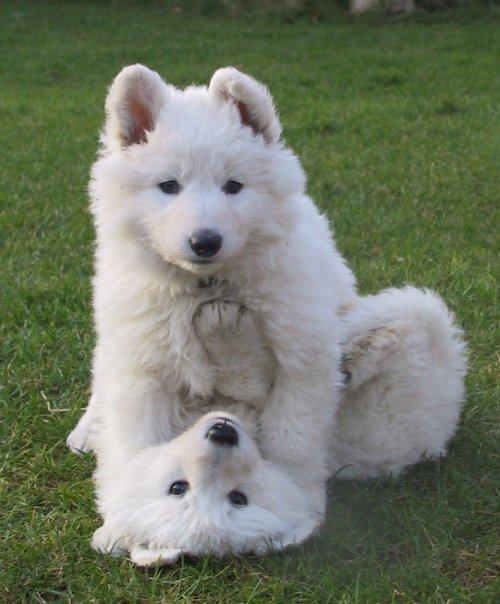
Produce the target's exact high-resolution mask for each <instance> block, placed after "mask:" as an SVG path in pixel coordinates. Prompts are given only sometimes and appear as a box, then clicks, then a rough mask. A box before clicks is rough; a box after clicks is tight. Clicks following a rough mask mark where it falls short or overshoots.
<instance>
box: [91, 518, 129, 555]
mask: <svg viewBox="0 0 500 604" xmlns="http://www.w3.org/2000/svg"><path fill="white" fill-rule="evenodd" d="M90 545H91V547H92V549H93V550H95V551H96V552H99V553H100V554H109V555H110V556H125V555H126V554H127V553H128V550H127V548H126V547H125V546H124V544H123V537H117V534H116V532H115V531H112V530H110V529H109V528H108V527H107V526H106V525H105V524H103V525H102V526H101V527H99V528H98V529H97V530H96V531H95V532H94V535H93V537H92V542H91V544H90Z"/></svg>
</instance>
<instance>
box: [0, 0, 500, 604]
mask: <svg viewBox="0 0 500 604" xmlns="http://www.w3.org/2000/svg"><path fill="white" fill-rule="evenodd" d="M109 4H110V5H109V6H108V5H107V3H104V2H101V3H98V2H94V3H88V4H86V3H83V2H74V3H64V2H50V3H44V2H33V3H26V2H21V1H19V2H10V1H5V0H4V1H3V2H2V4H1V7H0V11H1V12H0V53H1V57H2V58H1V61H0V138H1V140H0V183H1V186H0V195H1V217H0V219H1V226H0V232H1V265H0V267H1V271H2V276H1V295H2V305H1V309H2V310H1V316H2V330H3V331H2V336H1V344H2V361H3V370H2V390H1V396H2V401H1V407H0V414H1V416H0V419H1V434H0V446H1V453H0V455H1V457H0V459H1V462H0V464H1V473H0V476H1V483H0V601H2V602H3V601H5V602H22V601H29V602H49V601H63V602H75V603H79V602H130V603H132V602H171V601H178V600H182V601H186V602H191V601H192V602H217V603H219V602H227V603H233V602H318V603H323V602H360V603H364V602H381V603H385V602H393V601H394V602H443V603H444V602H463V601H466V600H468V601H473V602H475V603H478V602H479V603H481V602H493V601H495V600H496V601H498V600H497V598H498V595H499V591H498V590H499V584H498V581H497V579H496V576H497V575H496V571H498V568H497V569H495V561H498V551H496V550H495V545H496V543H495V542H496V540H497V539H498V536H497V535H496V534H495V529H496V527H498V523H496V522H495V511H496V503H497V502H498V500H496V499H495V488H496V486H498V481H497V482H496V484H495V478H498V472H499V469H498V468H499V466H498V457H497V456H496V453H497V452H498V435H497V434H496V430H497V426H498V423H499V415H498V407H497V404H498V403H497V401H498V390H497V391H496V392H495V385H496V383H497V381H496V378H497V377H498V375H497V374H496V371H497V369H496V365H495V345H496V344H497V343H498V338H497V339H496V337H495V302H496V300H495V293H496V287H495V268H496V267H495V264H496V261H497V252H498V245H496V244H498V240H497V239H496V235H497V232H498V228H499V216H498V212H497V211H496V210H497V209H498V202H499V199H498V185H499V180H498V160H499V151H500V128H499V123H500V122H499V114H498V107H499V103H500V93H499V91H500V86H499V83H500V82H499V77H498V76H499V61H498V59H499V56H500V55H499V51H500V35H499V24H500V20H499V18H498V17H499V13H498V11H495V10H494V9H484V11H483V12H481V11H477V12H475V13H458V14H457V15H456V16H455V17H454V18H449V17H445V16H443V15H439V14H435V15H423V16H419V17H417V18H414V19H409V20H402V21H397V22H394V23H387V22H386V23H383V22H381V21H373V20H372V21H371V22H370V21H366V20H365V21H361V22H357V23H353V22H351V21H349V20H348V19H346V18H342V17H339V18H338V19H337V20H335V21H332V22H329V23H319V24H311V23H308V22H306V21H304V22H296V23H293V24H287V23H284V22H279V21H271V20H267V21H258V20H255V19H253V18H251V17H245V18H243V19H241V20H234V19H233V20H231V19H229V18H215V17H196V16H190V15H186V14H176V13H172V12H171V11H169V10H167V9H166V8H165V5H166V3H161V4H158V5H154V4H150V3H148V4H144V5H139V6H136V7H135V8H134V7H133V6H128V7H127V5H126V4H123V3H115V4H114V5H112V3H109ZM137 61H140V62H143V63H145V64H147V65H149V66H150V67H152V68H154V69H156V70H158V71H159V72H160V73H161V74H162V75H163V76H164V77H165V78H167V79H168V80H169V81H170V82H172V83H174V84H177V85H182V86H183V85H186V84H189V83H191V82H199V83H203V82H208V80H209V78H210V76H211V74H212V73H213V71H214V70H215V69H216V68H218V67H220V66H223V65H227V64H233V65H236V66H239V67H240V68H241V69H243V70H246V71H248V72H249V73H251V74H253V75H255V76H256V77H258V78H259V79H261V80H263V81H265V82H266V83H267V84H268V85H269V86H270V88H271V90H272V92H273V94H274V95H275V99H276V102H277V106H278V108H279V110H280V113H281V118H282V122H283V124H284V131H285V136H286V139H287V141H288V143H289V144H290V145H291V146H292V147H293V148H294V149H295V151H296V152H297V153H298V155H299V156H300V157H301V158H302V160H303V163H304V166H305V168H306V170H307V173H308V176H309V185H308V187H309V191H310V193H311V195H312V196H313V197H314V198H315V199H316V200H317V202H318V204H319V205H320V206H321V208H322V209H323V210H324V211H325V212H326V213H327V214H328V216H329V218H330V219H331V221H332V224H333V225H334V228H335V233H336V238H337V241H338V245H339V247H340V249H341V250H342V252H343V253H344V255H345V256H346V257H347V258H348V260H349V262H350V264H351V266H352V267H353V268H354V270H355V272H356V274H357V276H358V279H359V286H360V291H362V292H375V291H377V290H379V289H381V288H383V287H387V286H389V285H397V286H399V285H403V284H405V283H413V284H416V285H418V286H427V287H431V288H435V289H437V290H438V291H439V292H440V293H441V294H442V296H443V297H444V299H445V300H446V301H447V303H448V304H449V305H450V306H451V308H452V309H453V310H454V312H455V313H456V315H457V318H458V321H459V322H460V324H461V325H462V326H463V327H464V329H465V331H466V334H467V339H468V342H469V345H470V371H469V375H468V380H467V384H468V396H467V405H466V409H465V412H464V415H463V421H462V425H461V428H460V431H459V433H458V435H457V437H456V438H455V439H454V440H453V442H452V443H451V446H450V451H449V456H448V457H447V458H446V459H444V460H442V461H440V462H438V463H426V464H424V465H422V466H420V467H418V468H416V469H415V470H413V471H412V472H410V473H409V474H408V475H407V476H406V477H405V478H403V479H401V480H398V481H397V482H392V483H391V482H370V483H365V484H360V483H342V482H335V481H332V482H331V484H330V489H329V491H330V498H329V512H328V518H327V521H326V526H325V527H324V528H323V530H322V531H321V533H320V535H319V536H318V537H317V538H316V539H314V540H313V541H312V542H311V543H309V544H307V545H306V546H304V547H301V548H299V549H297V550H296V551H290V552H287V553H285V554H280V555H278V554H276V555H273V556H271V557H268V558H264V559H261V560H257V559H254V558H251V557H248V558H239V559H232V560H224V561H216V560H213V559H209V558H207V559H203V560H201V561H199V562H197V563H193V562H188V561H186V562H185V563H184V564H180V565H178V566H176V567H174V568H171V569H166V570H160V571H156V572H153V571H151V572H144V571H141V570H138V569H136V568H134V567H132V565H131V564H130V562H129V561H127V560H121V559H119V560H114V559H111V558H106V557H101V556H98V555H97V554H95V553H94V552H92V550H91V549H90V547H89V540H90V537H91V535H92V531H93V530H94V529H95V528H97V527H98V525H99V519H98V517H97V514H96V511H95V506H94V503H93V495H92V482H91V475H92V470H93V468H94V462H93V459H92V458H91V457H90V456H86V457H84V458H81V459H78V458H76V457H74V456H73V455H71V454H70V453H69V452H68V451H67V450H66V448H65V445H64V439H65V436H66V434H67V433H68V431H69V430H70V428H71V427H72V426H73V424H74V423H75V422H76V420H77V419H78V417H79V415H80V413H81V410H82V408H83V406H84V405H85V403H86V400H87V397H88V392H89V366H90V359H91V350H92V343H93V332H92V320H91V289H90V279H91V274H92V237H93V234H92V226H91V221H90V218H89V215H88V213H87V196H86V185H87V177H88V169H89V166H90V164H91V162H92V161H93V158H94V154H95V150H96V146H97V133H98V129H99V127H100V126H101V123H102V119H103V102H104V96H105V93H106V87H107V86H108V84H109V83H110V81H111V80H112V78H113V76H114V75H115V74H116V73H117V72H118V71H119V70H120V68H121V67H122V66H123V65H125V64H127V63H133V62H137ZM304 404H307V401H304ZM497 543H498V541H497Z"/></svg>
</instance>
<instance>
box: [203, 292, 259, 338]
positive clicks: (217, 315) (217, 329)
mask: <svg viewBox="0 0 500 604" xmlns="http://www.w3.org/2000/svg"><path fill="white" fill-rule="evenodd" d="M246 314H247V312H246V309H245V307H244V306H242V305H241V304H239V303H238V302H227V301H226V300H212V301H211V302H205V303H204V304H202V305H201V306H200V308H199V309H198V311H197V312H196V314H195V316H194V319H193V322H194V327H195V329H196V331H197V333H198V335H199V336H200V337H202V338H203V337H206V336H210V335H213V334H216V333H222V332H225V333H232V332H236V331H238V329H239V328H240V325H241V323H242V321H243V320H244V319H243V317H244V316H245V315H246Z"/></svg>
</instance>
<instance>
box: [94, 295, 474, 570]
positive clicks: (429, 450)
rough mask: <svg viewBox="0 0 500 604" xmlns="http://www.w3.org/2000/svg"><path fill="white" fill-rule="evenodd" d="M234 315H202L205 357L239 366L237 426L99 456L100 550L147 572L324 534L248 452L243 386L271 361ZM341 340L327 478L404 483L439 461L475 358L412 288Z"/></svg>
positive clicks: (349, 324)
mask: <svg viewBox="0 0 500 604" xmlns="http://www.w3.org/2000/svg"><path fill="white" fill-rule="evenodd" d="M230 307H231V308H228V307H226V308H225V309H224V312H223V314H222V315H219V314H218V312H219V311H220V310H221V309H220V306H219V305H216V306H212V305H207V307H206V309H205V310H204V311H203V312H202V313H201V314H200V315H199V316H198V317H197V319H196V321H197V329H198V330H200V337H201V341H202V342H203V344H204V346H205V347H206V350H207V352H208V354H209V355H214V356H217V357H218V358H220V359H228V358H231V361H230V363H229V364H228V365H226V364H225V363H219V365H218V370H219V374H220V376H221V377H222V378H223V379H222V383H224V388H225V390H226V395H227V397H221V400H222V401H223V402H224V401H225V409H227V408H230V409H231V410H233V411H234V410H236V411H237V413H238V416H235V415H232V414H229V413H227V412H226V411H216V412H212V413H208V414H206V415H205V416H203V417H202V418H201V419H200V420H198V421H197V422H196V423H195V424H194V426H192V427H191V428H189V429H188V430H187V431H185V432H184V433H183V434H181V435H180V436H178V437H177V438H175V439H173V440H171V441H170V442H168V443H165V444H161V445H157V446H153V447H149V448H146V449H145V450H143V451H142V452H140V453H139V454H137V455H132V456H131V458H130V459H128V460H127V462H126V463H125V464H123V465H120V467H117V466H116V465H115V464H114V463H113V461H112V460H109V459H107V458H106V457H102V456H101V455H99V458H98V461H99V466H98V471H97V472H96V481H97V491H98V502H99V507H100V510H101V513H102V515H103V516H104V518H105V524H104V525H103V527H101V529H99V530H98V531H96V533H95V536H94V540H93V546H94V547H95V548H96V549H98V550H100V551H104V552H109V553H114V554H121V553H122V554H124V553H128V552H129V553H130V556H131V559H132V560H133V561H134V562H135V563H136V564H138V565H141V566H149V565H154V564H172V563H174V562H175V561H176V560H177V559H178V558H179V556H180V555H181V554H186V555H190V556H199V555H203V554H212V555H216V556H223V555H226V554H234V553H246V552H253V553H257V554H263V553H265V552H267V551H269V550H275V549H281V548H283V547H286V546H288V545H291V544H295V543H300V542H301V541H303V540H304V539H306V538H307V537H309V536H310V535H311V534H312V533H313V531H314V530H315V528H316V527H317V526H318V518H317V513H316V509H315V505H314V500H313V499H312V498H311V497H310V493H309V491H308V490H307V489H304V487H303V484H302V483H301V481H297V480H296V477H295V476H294V475H293V474H292V473H290V472H289V470H288V469H287V468H286V467H285V466H283V465H279V464H277V463H275V462H272V461H269V460H266V459H264V458H263V457H262V455H261V453H260V452H259V449H258V447H257V446H256V444H255V443H254V442H253V440H252V438H251V435H250V433H249V430H250V431H252V430H254V429H255V427H256V426H255V423H254V417H258V414H257V415H254V416H252V413H251V411H250V409H251V405H240V406H238V405H237V404H236V403H235V402H234V400H235V398H236V397H237V394H238V385H239V384H240V383H241V381H242V382H243V383H245V384H246V386H245V390H246V391H247V392H254V393H259V391H260V389H262V388H264V389H265V388H267V383H268V377H267V374H266V372H265V371H263V370H261V369H260V367H261V366H262V365H264V366H266V365H267V361H266V359H268V358H269V356H270V355H269V351H268V350H267V349H266V345H265V342H264V340H263V339H260V338H259V337H258V335H256V334H258V328H257V325H256V324H255V322H254V319H253V318H252V315H251V313H249V312H248V311H245V310H244V309H242V308H241V307H238V306H237V305H230ZM220 316H223V317H225V318H226V322H225V323H224V324H223V325H221V322H220ZM228 317H232V320H231V321H228V320H227V319H228ZM246 336H248V337H246ZM343 338H344V344H343V346H342V349H343V352H344V355H345V361H344V366H343V370H344V372H345V374H346V375H347V376H348V378H349V379H348V380H347V384H346V386H345V391H344V396H343V399H342V402H341V404H340V406H339V408H338V410H337V418H336V419H337V421H336V423H335V428H334V429H333V430H332V432H331V434H330V453H329V465H330V471H331V473H332V474H334V473H335V474H337V473H338V474H339V475H340V476H341V477H342V476H344V477H358V478H371V477H376V476H397V475H398V474H400V473H401V472H402V471H404V470H405V469H407V468H408V467H409V466H411V465H413V464H416V463H418V462H419V461H420V460H421V459H422V458H423V457H426V458H433V457H438V456H440V455H443V454H444V453H445V450H446V444H447V442H448V440H449V439H450V438H451V436H452V435H453V433H454V431H455V429H456V426H457V423H458V419H459V415H460V410H461V406H462V400H463V377H464V374H465V368H466V360H465V345H464V343H463V340H462V337H461V332H460V330H458V329H457V328H456V327H455V326H454V325H453V321H452V317H451V315H450V313H449V312H448V310H447V308H446V306H445V305H444V303H443V302H442V301H441V299H440V298H439V297H438V296H436V295H435V294H432V293H431V292H422V291H419V290H416V289H414V288H410V287H408V288H405V289H403V290H395V289H389V290H386V291H384V292H382V293H381V294H379V295H377V296H367V297H364V298H359V299H358V300H357V302H356V303H355V305H354V306H353V307H352V309H351V310H349V311H348V312H347V313H346V314H345V316H344V335H343ZM238 342H240V344H241V348H240V347H238V345H237V343H238ZM225 347H226V348H227V350H226V351H225V352H231V355H228V354H222V353H223V352H224V348H225ZM252 382H254V383H253V384H252ZM233 397H234V398H233ZM219 402H221V401H217V402H216V403H214V404H218V403H219Z"/></svg>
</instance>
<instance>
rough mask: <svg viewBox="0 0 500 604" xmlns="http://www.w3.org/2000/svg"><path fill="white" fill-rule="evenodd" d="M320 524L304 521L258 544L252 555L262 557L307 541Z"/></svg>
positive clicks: (314, 521) (313, 521)
mask: <svg viewBox="0 0 500 604" xmlns="http://www.w3.org/2000/svg"><path fill="white" fill-rule="evenodd" d="M319 526H320V523H319V522H318V521H317V520H314V519H310V520H306V521H305V522H303V523H302V524H300V525H299V526H298V527H296V528H294V529H290V530H289V531H288V532H287V533H283V534H281V535H279V536H276V537H270V538H269V539H266V540H265V541H264V542H261V543H259V545H258V546H257V547H256V548H255V550H254V553H255V554H256V555H257V556H264V555H265V554H268V553H269V552H278V551H280V550H283V549H286V548H287V547H291V546H292V545H293V546H295V545H300V544H301V543H303V542H304V541H306V539H309V537H311V536H312V535H313V534H314V533H315V532H316V530H317V529H318V528H319Z"/></svg>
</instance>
